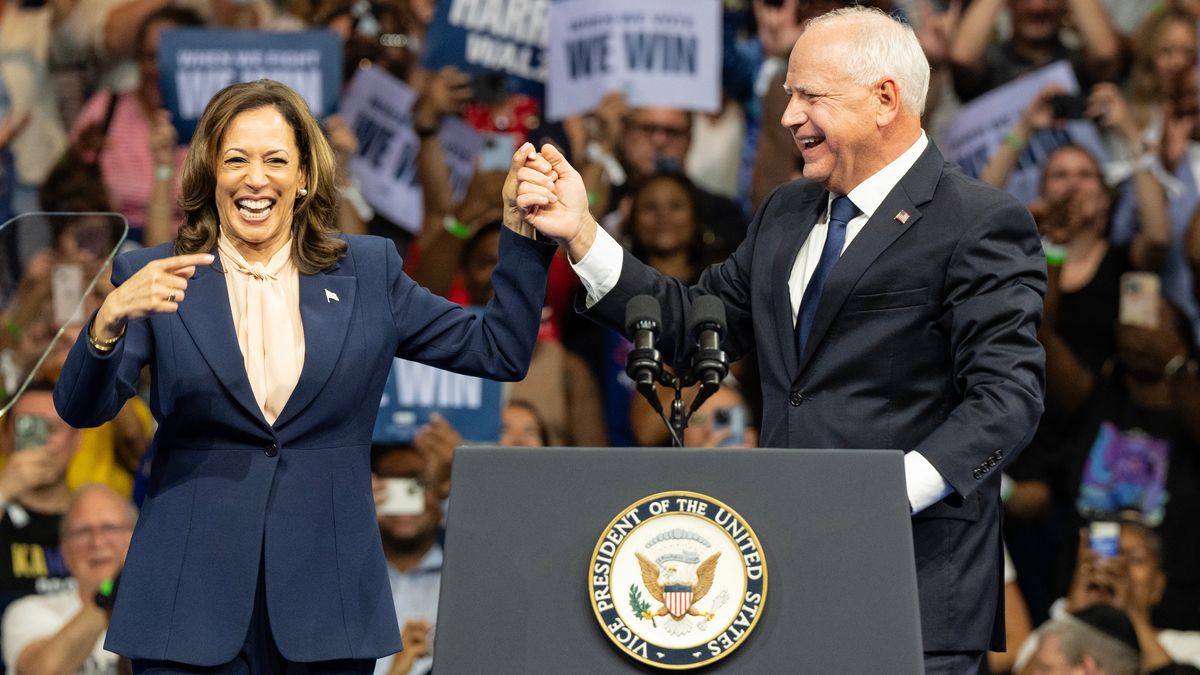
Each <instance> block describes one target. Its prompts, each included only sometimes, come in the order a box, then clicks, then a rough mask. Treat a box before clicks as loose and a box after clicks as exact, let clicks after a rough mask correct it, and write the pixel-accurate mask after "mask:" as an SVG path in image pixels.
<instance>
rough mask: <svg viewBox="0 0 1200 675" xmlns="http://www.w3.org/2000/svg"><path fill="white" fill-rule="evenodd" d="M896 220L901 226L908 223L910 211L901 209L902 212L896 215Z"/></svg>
mask: <svg viewBox="0 0 1200 675" xmlns="http://www.w3.org/2000/svg"><path fill="white" fill-rule="evenodd" d="M896 220H897V221H898V222H899V223H900V224H901V225H903V224H905V223H907V222H908V211H905V210H904V209H900V212H899V213H897V214H896Z"/></svg>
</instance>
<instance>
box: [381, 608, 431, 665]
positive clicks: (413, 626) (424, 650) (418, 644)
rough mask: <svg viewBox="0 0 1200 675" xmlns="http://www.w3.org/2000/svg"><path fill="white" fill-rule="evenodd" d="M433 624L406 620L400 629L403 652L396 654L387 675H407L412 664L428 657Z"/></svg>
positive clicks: (422, 620) (418, 620)
mask: <svg viewBox="0 0 1200 675" xmlns="http://www.w3.org/2000/svg"><path fill="white" fill-rule="evenodd" d="M432 636H433V624H431V623H429V622H428V621H425V620H424V619H408V620H407V621H405V622H404V626H402V627H401V628H400V641H401V642H403V643H404V651H402V652H400V653H399V654H396V657H395V660H393V661H392V669H391V670H389V671H388V675H408V673H409V671H411V670H412V667H413V664H414V663H416V662H417V661H418V660H420V659H423V658H425V657H426V656H429V654H430V653H431V650H432V649H433V644H432V640H431V638H432Z"/></svg>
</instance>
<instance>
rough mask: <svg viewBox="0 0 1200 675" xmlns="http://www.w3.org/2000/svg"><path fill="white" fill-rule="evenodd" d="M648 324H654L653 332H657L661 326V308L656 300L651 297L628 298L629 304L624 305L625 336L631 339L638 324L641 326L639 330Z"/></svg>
mask: <svg viewBox="0 0 1200 675" xmlns="http://www.w3.org/2000/svg"><path fill="white" fill-rule="evenodd" d="M649 323H652V324H654V325H653V326H652V328H653V330H658V329H659V326H661V325H662V307H661V306H660V305H659V304H658V300H656V299H655V298H654V296H652V295H635V296H633V297H632V298H630V299H629V303H628V304H626V305H625V334H626V335H628V336H630V337H631V338H632V336H633V333H634V332H635V331H637V330H638V328H639V324H643V325H642V326H640V327H641V328H646V327H647V326H646V325H644V324H649Z"/></svg>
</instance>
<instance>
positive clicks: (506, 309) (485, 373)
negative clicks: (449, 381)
mask: <svg viewBox="0 0 1200 675" xmlns="http://www.w3.org/2000/svg"><path fill="white" fill-rule="evenodd" d="M385 248H386V249H387V253H386V265H387V274H388V283H389V289H390V290H389V293H390V301H391V311H392V319H393V321H394V322H395V326H396V330H397V332H398V334H399V344H398V346H397V349H396V356H398V357H400V358H403V359H408V360H410V361H418V362H421V363H425V364H428V365H431V366H434V367H437V368H441V369H443V370H450V371H453V372H456V373H462V374H465V375H473V376H476V377H486V378H489V379H494V380H502V381H516V380H520V379H522V378H524V377H525V373H526V371H527V370H528V369H529V361H530V359H531V358H532V357H533V347H534V343H535V342H536V341H537V334H538V327H539V324H540V322H541V315H542V306H543V304H544V303H545V299H546V272H547V270H548V269H549V267H550V261H551V259H553V257H554V253H555V251H556V250H557V247H556V246H553V245H550V244H545V243H542V242H537V241H534V240H532V239H529V238H527V237H523V236H521V235H519V234H517V233H515V232H513V231H512V230H509V229H508V228H501V235H500V260H499V262H498V263H497V264H496V268H495V269H494V270H493V271H492V288H493V289H494V290H495V296H494V297H493V298H492V300H491V302H489V303H488V304H487V307H485V308H484V311H483V314H482V315H476V314H473V313H472V312H470V311H468V310H466V309H464V308H463V307H460V306H459V305H456V304H455V303H453V302H450V301H449V300H447V299H445V298H442V297H440V296H437V295H434V294H433V293H431V292H429V290H427V289H426V288H424V287H422V286H420V285H418V284H417V283H416V282H415V281H413V280H412V279H411V278H409V276H408V275H407V274H405V273H404V270H403V269H402V266H401V261H400V256H399V255H398V254H397V253H396V248H395V247H394V246H391V245H390V244H388V245H387V246H386V247H385Z"/></svg>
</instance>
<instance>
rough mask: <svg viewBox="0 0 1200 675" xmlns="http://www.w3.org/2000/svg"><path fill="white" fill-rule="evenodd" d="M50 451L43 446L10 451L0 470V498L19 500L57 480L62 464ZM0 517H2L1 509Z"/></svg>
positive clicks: (11, 500) (9, 500)
mask: <svg viewBox="0 0 1200 675" xmlns="http://www.w3.org/2000/svg"><path fill="white" fill-rule="evenodd" d="M59 424H62V423H61V422H59ZM50 453H51V450H50V449H49V448H47V447H45V446H40V447H34V448H28V449H26V450H22V451H20V452H10V453H9V455H8V462H7V463H6V464H5V465H4V469H3V470H2V471H0V498H2V499H3V500H4V501H6V502H14V501H20V500H21V498H22V497H24V496H25V495H27V494H29V493H30V492H32V491H33V490H36V489H38V488H40V487H45V486H47V485H50V484H51V483H53V482H54V481H56V480H58V478H59V476H60V475H61V472H62V466H61V463H60V462H57V461H55V459H54V457H52V456H51V454H50ZM0 517H3V512H2V511H0Z"/></svg>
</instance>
